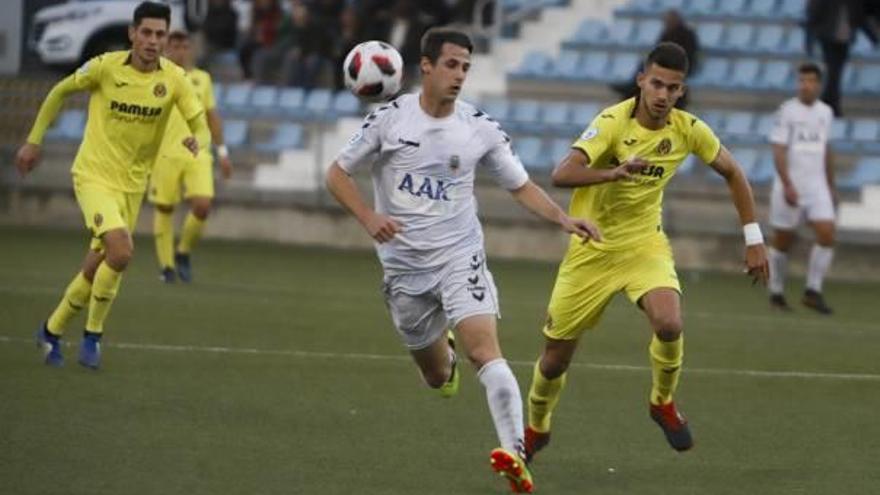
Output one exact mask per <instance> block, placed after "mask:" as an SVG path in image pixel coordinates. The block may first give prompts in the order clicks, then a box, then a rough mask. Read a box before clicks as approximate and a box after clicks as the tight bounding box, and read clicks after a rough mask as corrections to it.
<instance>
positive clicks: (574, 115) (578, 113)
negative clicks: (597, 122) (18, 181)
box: [571, 102, 601, 133]
mask: <svg viewBox="0 0 880 495" xmlns="http://www.w3.org/2000/svg"><path fill="white" fill-rule="evenodd" d="M599 110H601V108H599V104H598V103H593V102H589V103H576V104H574V105H573V106H572V108H571V124H572V126H573V127H574V128H576V129H577V130H576V131H575V132H577V133H580V132H581V131H582V130H583V129H586V128H587V126H588V125H590V122H592V121H593V119H594V118H596V114H598V113H599Z"/></svg>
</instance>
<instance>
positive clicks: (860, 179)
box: [837, 156, 880, 190]
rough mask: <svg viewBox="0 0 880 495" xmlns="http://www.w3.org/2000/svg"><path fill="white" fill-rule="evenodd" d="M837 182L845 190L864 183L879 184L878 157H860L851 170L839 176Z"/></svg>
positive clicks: (856, 187) (879, 167) (879, 166)
mask: <svg viewBox="0 0 880 495" xmlns="http://www.w3.org/2000/svg"><path fill="white" fill-rule="evenodd" d="M837 184H838V186H839V187H841V188H843V189H847V190H858V189H860V188H861V187H862V186H863V185H865V184H880V157H877V156H871V157H863V158H861V159H860V160H859V161H858V162H856V165H855V167H853V169H852V171H851V172H850V173H849V174H846V175H844V176H843V177H841V178H840V179H839V180H838V181H837Z"/></svg>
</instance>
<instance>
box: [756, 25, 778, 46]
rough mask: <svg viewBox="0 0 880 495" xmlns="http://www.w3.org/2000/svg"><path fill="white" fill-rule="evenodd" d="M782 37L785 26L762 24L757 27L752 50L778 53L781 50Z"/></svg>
mask: <svg viewBox="0 0 880 495" xmlns="http://www.w3.org/2000/svg"><path fill="white" fill-rule="evenodd" d="M784 37H785V28H783V27H782V26H780V25H777V24H771V25H769V26H762V27H761V28H760V29H758V37H757V38H756V39H755V46H754V50H757V51H759V52H763V53H779V52H780V51H781V50H782V40H783V39H784Z"/></svg>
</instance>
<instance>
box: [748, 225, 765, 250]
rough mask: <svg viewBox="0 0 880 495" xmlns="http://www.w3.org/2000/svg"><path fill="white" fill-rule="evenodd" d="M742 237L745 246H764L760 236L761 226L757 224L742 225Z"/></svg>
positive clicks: (762, 238) (762, 237)
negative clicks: (744, 240)
mask: <svg viewBox="0 0 880 495" xmlns="http://www.w3.org/2000/svg"><path fill="white" fill-rule="evenodd" d="M743 236H745V238H746V246H754V245H755V244H764V236H763V235H762V234H761V226H760V225H758V223H757V222H752V223H747V224H745V225H743Z"/></svg>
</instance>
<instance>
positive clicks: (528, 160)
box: [513, 137, 549, 170]
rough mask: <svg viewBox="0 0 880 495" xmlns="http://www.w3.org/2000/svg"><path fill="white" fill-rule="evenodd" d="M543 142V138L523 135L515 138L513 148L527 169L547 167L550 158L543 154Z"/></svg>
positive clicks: (544, 168) (543, 168)
mask: <svg viewBox="0 0 880 495" xmlns="http://www.w3.org/2000/svg"><path fill="white" fill-rule="evenodd" d="M541 144H542V143H541V139H540V138H536V137H521V138H519V139H514V140H513V148H514V150H515V151H516V154H517V155H518V156H519V159H520V160H521V161H522V163H523V165H525V167H526V168H527V169H530V170H546V169H547V162H549V160H547V159H546V157H544V156H542V155H541Z"/></svg>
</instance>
